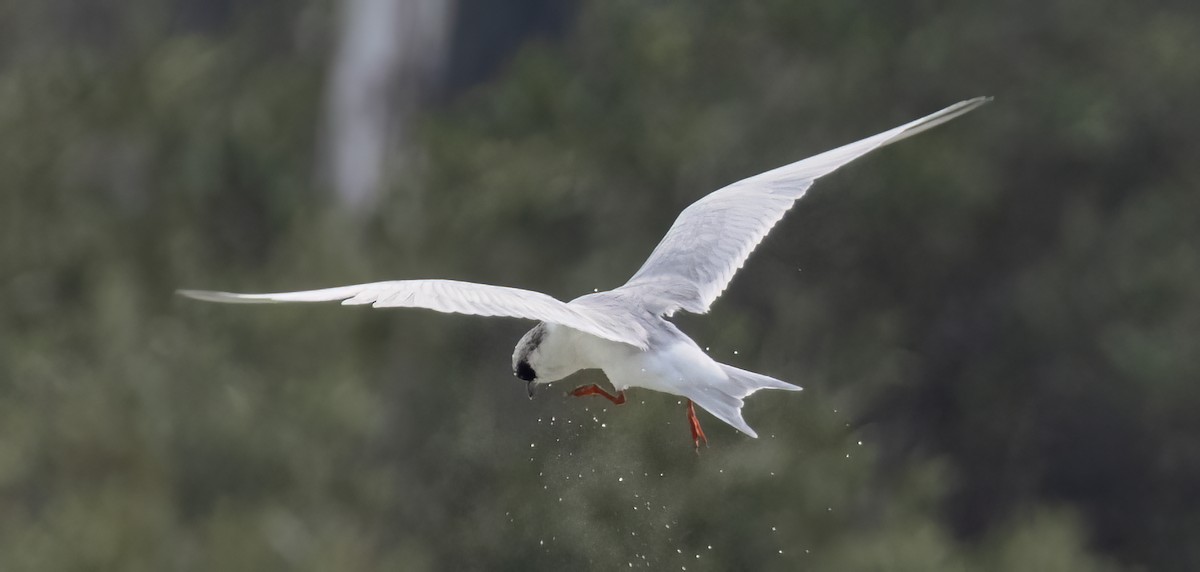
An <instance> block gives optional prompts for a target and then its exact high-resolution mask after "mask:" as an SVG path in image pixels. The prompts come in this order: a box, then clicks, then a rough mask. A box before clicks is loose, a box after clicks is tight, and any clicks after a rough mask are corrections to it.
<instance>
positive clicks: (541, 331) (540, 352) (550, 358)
mask: <svg viewBox="0 0 1200 572" xmlns="http://www.w3.org/2000/svg"><path fill="white" fill-rule="evenodd" d="M562 338H563V336H562V332H561V331H560V328H559V327H558V326H556V325H555V324H547V323H545V322H542V323H540V324H538V325H537V326H534V328H533V329H532V330H529V331H528V332H526V333H525V335H524V336H522V337H521V341H519V342H517V347H516V349H514V350H513V359H512V367H513V375H515V376H517V379H520V380H521V381H524V382H525V388H526V390H528V392H529V397H530V398H532V397H533V393H534V389H535V387H536V386H537V385H538V384H542V383H550V382H552V381H558V380H560V379H562V378H564V377H567V376H568V375H571V374H572V373H575V371H577V370H578V369H579V368H578V367H571V365H570V364H569V363H567V361H566V360H567V359H568V358H569V355H568V354H569V352H568V351H566V350H567V348H566V347H565V346H564V344H565V340H563V339H562Z"/></svg>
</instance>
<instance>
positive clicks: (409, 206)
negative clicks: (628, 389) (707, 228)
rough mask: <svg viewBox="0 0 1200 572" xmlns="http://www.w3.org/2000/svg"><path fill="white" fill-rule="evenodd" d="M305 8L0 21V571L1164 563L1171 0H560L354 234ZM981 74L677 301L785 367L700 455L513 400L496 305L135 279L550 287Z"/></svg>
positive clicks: (1176, 497)
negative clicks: (329, 157)
mask: <svg viewBox="0 0 1200 572" xmlns="http://www.w3.org/2000/svg"><path fill="white" fill-rule="evenodd" d="M475 4H477V3H475ZM472 5H474V4H473V3H464V6H472ZM333 12H334V11H333V10H332V9H331V6H330V5H329V4H327V3H324V2H320V1H316V0H314V1H311V2H292V3H289V2H278V1H273V0H260V1H256V2H217V3H212V5H211V6H208V5H207V4H205V3H198V2H190V1H187V2H183V1H173V2H151V1H149V0H138V1H135V2H128V3H118V2H111V1H110V2H91V3H80V2H71V1H67V0H49V1H44V2H16V1H5V2H0V133H3V134H4V141H5V143H4V144H3V145H0V172H3V173H4V176H3V177H0V295H2V296H3V300H4V303H2V304H0V569H3V570H68V569H106V570H147V571H149V570H164V569H172V570H255V571H261V570H290V569H300V570H397V569H400V570H457V569H485V570H529V569H548V570H572V569H597V570H611V569H616V568H666V569H676V570H678V569H681V568H686V569H688V570H914V571H916V570H922V571H923V570H997V571H999V570H1087V571H1091V570H1117V569H1130V570H1139V569H1140V570H1179V571H1183V570H1194V569H1197V568H1200V542H1197V539H1200V416H1198V415H1197V414H1196V409H1197V407H1200V358H1198V357H1197V356H1200V224H1197V220H1198V219H1197V214H1196V213H1197V212H1200V192H1197V189H1198V187H1200V161H1197V160H1196V156H1197V151H1198V150H1200V139H1198V136H1197V135H1196V131H1197V130H1196V126H1197V124H1198V122H1200V111H1197V106H1196V105H1195V103H1196V102H1197V101H1200V58H1197V57H1196V54H1197V48H1198V47H1200V13H1198V12H1200V9H1197V6H1196V5H1195V4H1194V3H1190V2H1155V3H1148V4H1147V3H1143V4H1133V3H1127V2H1126V3H1121V2H1116V1H1115V0H1099V1H1091V2H1083V1H1081V0H1053V1H1050V2H1045V1H1039V2H1034V1H1032V0H1018V1H1015V2H1006V3H993V4H990V5H983V4H961V3H960V4H953V3H935V2H889V3H878V2H876V3H870V2H861V1H841V0H839V1H834V0H810V1H805V2H792V1H783V0H755V1H751V2H736V3H735V2H718V1H715V0H711V1H710V0H701V1H695V0H692V1H682V0H678V1H677V0H666V1H659V2H633V1H629V0H617V1H606V2H587V3H584V4H583V5H582V6H580V7H579V8H578V9H575V10H569V11H564V12H563V13H564V14H570V15H571V17H570V22H568V23H566V24H556V25H555V26H554V27H559V26H560V25H561V26H562V27H563V28H562V31H561V32H560V33H559V34H558V35H557V36H555V37H553V38H551V39H540V40H535V41H532V42H528V43H527V45H525V46H524V47H523V48H522V49H521V50H520V51H519V52H517V54H516V56H515V57H513V58H512V59H511V61H509V62H507V63H506V64H504V65H503V67H502V68H500V69H499V71H497V72H494V75H493V76H492V77H491V78H490V79H488V80H487V81H485V82H483V83H477V84H475V85H474V86H473V87H471V88H470V89H469V90H468V91H467V92H465V93H457V94H454V95H453V97H450V96H447V99H446V100H445V101H442V102H439V103H438V104H437V106H436V108H435V109H434V110H433V111H432V112H431V113H429V114H428V116H427V117H426V118H425V119H424V121H423V123H422V127H421V134H420V140H421V142H422V149H423V151H422V158H421V160H420V161H419V162H418V163H419V164H417V165H416V166H415V167H414V168H413V169H412V170H410V171H409V172H407V173H405V174H404V176H403V177H402V178H398V179H397V180H395V181H392V183H391V184H390V186H389V190H388V192H387V194H386V196H385V199H384V201H383V203H382V204H381V205H379V207H378V209H377V210H376V212H375V213H373V216H371V217H369V219H368V220H366V221H363V220H361V219H359V218H356V217H350V216H346V215H345V214H344V213H339V212H337V210H336V208H335V207H333V206H332V203H331V202H330V201H329V200H328V199H327V197H328V193H327V189H323V188H319V187H317V186H315V184H314V183H313V181H314V177H313V174H314V167H313V165H314V163H315V157H314V154H315V153H316V152H317V150H319V148H320V145H319V144H318V138H319V137H320V130H319V125H320V114H321V110H322V97H323V96H324V93H325V90H324V81H325V77H326V75H325V72H326V68H327V66H328V64H329V61H330V55H329V51H330V46H331V45H332V43H333V42H332V39H331V38H330V37H329V36H330V34H331V33H332V30H334V29H335V27H334V26H333V25H332V23H331V18H333ZM476 25H478V23H476ZM506 25H507V24H506ZM513 26H516V25H515V24H513ZM532 27H533V28H537V27H538V26H532ZM458 41H460V42H469V41H470V40H469V39H462V38H460V39H459V40H458ZM462 53H470V50H469V49H467V50H466V52H462ZM476 53H478V52H476ZM465 83H469V82H465ZM465 83H464V84H465ZM976 95H993V96H995V97H996V100H995V102H993V103H992V104H991V105H989V106H987V107H984V108H982V109H980V110H979V111H976V112H974V113H972V114H970V115H968V116H966V117H964V118H962V119H959V120H956V121H955V122H953V123H950V124H948V125H946V126H943V127H939V128H938V129H936V130H934V131H930V132H928V133H925V134H922V135H920V136H919V137H916V138H913V139H910V140H906V141H904V142H903V143H900V144H898V145H896V146H895V147H889V148H888V149H886V150H884V151H881V152H879V153H877V154H874V155H871V156H869V157H868V158H865V159H863V160H861V161H859V162H856V163H853V164H852V165H851V166H849V167H847V168H846V169H844V170H843V171H840V172H838V173H836V174H834V175H831V176H830V177H828V178H827V179H823V180H821V181H820V182H819V183H818V184H817V185H816V186H815V187H814V189H813V191H812V192H811V193H810V195H809V196H808V197H806V198H805V199H803V200H802V201H801V202H800V203H799V204H798V205H797V207H796V208H795V210H794V211H793V212H792V213H791V214H790V215H789V216H788V217H787V218H786V219H785V220H784V221H783V223H781V224H780V226H779V227H778V228H776V229H775V231H774V232H773V233H772V234H771V236H770V237H769V238H768V239H767V240H766V242H765V243H764V244H763V245H762V246H761V247H760V248H759V250H758V251H757V252H756V253H755V255H754V256H752V257H751V259H750V261H749V263H748V264H747V266H746V268H744V269H743V270H742V272H741V273H740V274H739V275H738V277H737V278H735V280H734V282H733V284H732V286H731V288H730V289H729V290H728V291H727V292H726V294H725V295H724V296H723V297H722V298H721V299H720V300H719V301H718V303H717V304H716V305H715V307H714V309H713V311H712V313H711V314H710V315H708V316H703V317H696V316H680V317H678V319H677V322H678V323H679V324H680V326H681V327H682V328H683V329H684V330H685V331H687V332H689V333H690V334H692V335H693V336H694V337H695V338H696V339H697V341H698V342H699V343H700V344H701V345H702V346H707V347H708V348H710V351H711V352H712V354H713V355H714V356H715V357H717V358H718V359H719V360H721V361H725V362H728V363H732V364H734V365H738V366H740V367H744V368H747V369H752V370H755V371H761V372H763V373H766V374H769V375H772V376H775V377H779V378H781V379H784V380H788V381H792V382H794V383H798V384H801V385H804V386H805V388H806V391H804V392H803V393H800V394H759V395H756V396H754V397H753V398H752V399H751V400H750V402H749V405H748V406H747V418H748V420H749V421H750V423H751V424H752V425H754V426H755V427H756V428H757V430H758V432H759V433H760V436H761V438H760V439H758V440H752V439H748V438H746V437H744V436H742V435H740V434H738V433H736V432H735V431H734V430H732V429H730V428H728V427H724V426H722V425H721V424H720V423H719V422H718V421H717V420H715V419H713V418H711V417H708V416H704V417H703V418H702V421H703V422H704V423H705V427H706V430H707V432H708V435H709V438H710V442H711V447H709V448H707V449H704V450H702V451H701V453H700V455H698V456H697V455H696V454H694V453H693V452H692V450H691V446H690V441H689V435H688V431H687V427H686V425H685V419H684V410H683V407H682V406H681V404H679V403H678V400H677V399H676V398H673V397H671V396H666V395H661V394H654V393H649V392H632V393H631V394H630V400H629V403H627V404H626V405H623V406H621V407H614V406H612V405H610V404H608V402H606V401H603V400H598V401H596V400H586V399H567V398H565V397H560V395H561V393H560V392H558V391H554V390H553V389H551V390H549V391H546V392H543V394H542V395H540V396H539V397H538V398H537V399H535V400H533V401H529V400H527V399H526V397H525V393H524V387H523V384H521V383H520V382H518V381H516V380H514V379H513V378H512V377H511V375H510V372H509V371H508V370H509V354H510V352H511V345H512V344H513V343H514V342H515V341H516V340H517V338H518V337H519V336H520V335H521V333H522V332H524V331H525V330H526V329H527V328H528V327H530V326H531V325H532V324H523V323H520V322H517V321H504V320H489V319H481V318H471V317H464V316H446V315H440V314H434V313H431V312H421V311H387V312H385V311H371V310H368V309H362V308H354V309H347V308H341V307H338V306H336V305H333V306H303V307H290V306H287V307H285V306H276V307H224V306H211V305H202V304H198V303H193V302H188V301H184V300H180V299H177V298H175V297H174V296H173V295H172V292H173V290H174V289H175V288H177V287H194V288H219V289H232V290H247V291H254V290H262V291H273V290H286V289H300V288H306V287H319V286H331V285H337V284H346V283H353V282H360V281H369V280H382V279H389V278H417V277H444V278H456V279H464V280H475V281H482V282H491V283H496V284H504V285H509V286H518V287H526V288H533V289H538V290H541V291H544V292H548V293H550V294H552V295H555V296H557V297H559V298H564V299H569V298H571V297H574V296H576V295H580V294H583V293H586V292H590V291H592V289H594V288H611V287H614V286H616V285H619V284H620V283H621V282H623V281H624V279H625V278H626V277H628V276H629V275H630V274H632V273H633V271H634V270H636V268H637V267H638V265H639V264H640V262H641V261H642V260H643V259H644V257H645V256H646V255H647V254H648V253H649V252H650V250H651V249H652V248H653V245H654V244H655V242H656V241H657V240H658V238H659V237H660V236H661V235H662V233H663V232H664V231H665V230H666V228H667V227H668V226H669V225H670V223H671V221H672V220H673V218H674V216H675V215H676V214H677V213H678V212H679V211H680V210H681V209H682V208H683V207H685V206H686V205H687V204H689V203H690V202H692V201H693V200H695V199H697V198H699V197H700V196H702V195H703V194H705V193H707V192H709V191H711V190H714V189H716V188H718V187H720V186H722V185H724V184H726V183H729V182H731V181H734V180H737V179H739V178H741V177H744V176H747V175H751V174H754V173H757V172H759V171H762V170H765V169H767V168H771V167H774V166H777V165H780V164H783V163H786V162H790V161H792V160H795V159H798V158H801V157H804V156H807V155H810V154H812V153H815V152H819V151H823V150H825V149H828V148H831V147H833V146H836V145H839V144H842V143H846V142H849V141H852V140H855V139H857V138H859V137H862V136H865V135H869V134H872V133H875V132H878V131H881V130H883V129H886V128H890V127H892V126H894V125H897V124H899V123H901V122H903V121H906V120H909V119H912V118H915V117H918V116H920V115H923V114H925V113H928V112H931V111H934V110H936V109H938V108H941V107H942V106H944V105H947V104H950V103H953V102H955V101H958V100H961V99H966V98H968V97H971V96H976ZM598 381H601V376H600V375H598V374H596V373H594V372H587V373H583V374H580V375H578V376H576V377H574V378H572V379H569V380H566V381H564V382H561V383H560V384H557V385H558V386H561V387H559V389H561V390H562V392H565V391H566V390H568V389H570V388H572V387H574V386H575V385H576V384H583V383H592V382H598Z"/></svg>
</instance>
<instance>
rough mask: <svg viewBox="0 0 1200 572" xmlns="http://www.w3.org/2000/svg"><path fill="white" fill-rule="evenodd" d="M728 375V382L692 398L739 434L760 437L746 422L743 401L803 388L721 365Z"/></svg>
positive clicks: (702, 389) (695, 393) (699, 390)
mask: <svg viewBox="0 0 1200 572" xmlns="http://www.w3.org/2000/svg"><path fill="white" fill-rule="evenodd" d="M718 365H720V366H721V371H723V372H724V373H725V379H724V380H714V381H713V382H712V383H710V384H708V385H706V386H703V387H697V388H694V389H692V390H691V392H690V393H692V395H687V397H688V398H689V399H691V400H692V401H694V402H696V405H699V406H700V407H703V408H704V409H705V410H706V411H708V412H709V413H712V414H713V416H715V417H716V418H717V419H720V420H721V421H724V422H726V423H728V424H730V425H732V426H733V427H734V428H736V429H737V430H738V431H741V432H742V433H745V434H747V435H749V436H751V437H758V434H757V433H755V432H754V429H751V428H750V426H749V425H747V424H746V420H745V419H742V405H743V401H742V400H743V399H745V398H746V397H748V396H749V395H750V394H752V393H754V392H755V391H758V390H760V389H782V390H785V391H800V390H802V389H803V388H802V387H800V386H798V385H792V384H790V383H787V382H786V381H779V380H778V379H775V378H773V377H768V376H765V375H762V374H759V373H754V372H752V371H746V370H744V369H739V368H736V367H733V366H731V365H725V364H723V363H722V364H718Z"/></svg>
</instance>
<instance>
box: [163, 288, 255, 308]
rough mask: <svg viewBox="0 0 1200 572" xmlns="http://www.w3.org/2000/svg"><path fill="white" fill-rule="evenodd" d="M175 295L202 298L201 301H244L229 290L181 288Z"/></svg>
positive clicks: (194, 298)
mask: <svg viewBox="0 0 1200 572" xmlns="http://www.w3.org/2000/svg"><path fill="white" fill-rule="evenodd" d="M175 295H177V296H183V297H184V298H191V299H192V300H200V301H201V302H220V303H225V304H229V303H236V302H242V301H243V300H241V299H240V298H239V297H238V296H237V295H236V294H232V293H229V292H217V291H214V290H189V289H186V288H180V289H178V290H176V291H175Z"/></svg>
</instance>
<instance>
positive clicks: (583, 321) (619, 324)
mask: <svg viewBox="0 0 1200 572" xmlns="http://www.w3.org/2000/svg"><path fill="white" fill-rule="evenodd" d="M179 294H181V295H183V296H187V297H188V298H194V299H196V300H204V301H208V302H224V303H234V304H270V303H280V302H337V301H340V302H341V303H342V304H344V305H361V304H370V305H372V306H373V307H375V308H426V309H429V310H434V311H437V312H445V313H457V314H472V315H476V316H507V317H511V318H525V319H528V320H537V321H540V322H550V323H553V324H559V325H563V326H566V327H568V328H572V329H575V330H579V331H581V332H585V333H588V334H592V335H594V336H598V337H601V338H604V339H606V340H612V341H614V342H621V343H625V344H629V345H632V346H635V347H638V348H641V349H646V346H647V340H646V334H645V332H644V331H642V330H640V329H636V328H634V327H632V326H631V325H630V324H627V323H624V322H623V321H622V320H621V319H619V318H618V317H615V316H610V315H608V314H606V313H604V312H599V311H596V310H594V309H591V308H587V307H582V306H575V305H570V304H567V303H566V302H561V301H559V300H557V299H555V298H553V297H551V296H547V295H545V294H542V293H541V292H534V291H532V290H522V289H519V288H506V287H504V286H491V285H488V284H476V283H474V282H460V281H457V280H393V281H390V282H372V283H369V284H356V285H354V286H341V287H338V288H325V289H322V290H305V291H301V292H280V293H275V294H236V293H233V292H213V291H208V290H180V291H179Z"/></svg>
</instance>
